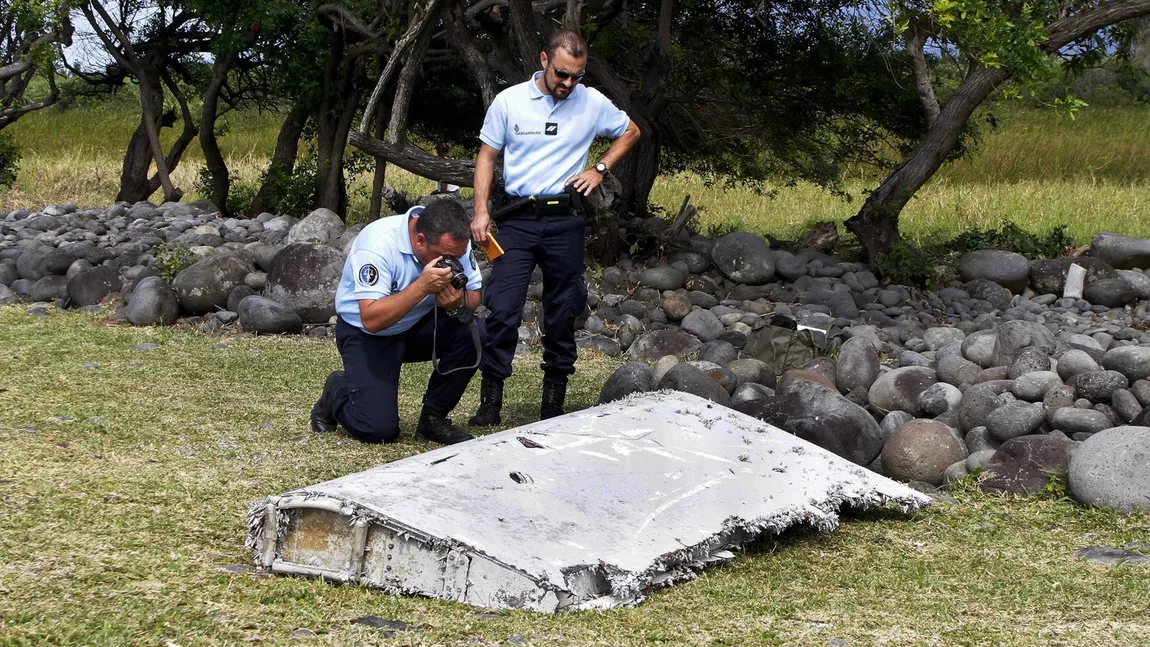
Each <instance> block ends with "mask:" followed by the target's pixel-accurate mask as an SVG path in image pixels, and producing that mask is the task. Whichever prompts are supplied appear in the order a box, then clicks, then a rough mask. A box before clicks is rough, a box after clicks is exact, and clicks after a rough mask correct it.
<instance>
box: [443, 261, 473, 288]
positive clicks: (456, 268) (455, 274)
mask: <svg viewBox="0 0 1150 647" xmlns="http://www.w3.org/2000/svg"><path fill="white" fill-rule="evenodd" d="M435 266H436V267H442V268H446V269H449V270H451V287H453V288H455V289H456V290H462V289H463V288H466V287H467V275H466V274H464V273H463V263H460V262H459V259H458V258H455V257H454V256H444V257H443V258H441V259H439V262H438V263H436V264H435Z"/></svg>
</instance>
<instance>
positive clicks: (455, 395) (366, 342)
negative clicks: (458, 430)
mask: <svg viewBox="0 0 1150 647" xmlns="http://www.w3.org/2000/svg"><path fill="white" fill-rule="evenodd" d="M433 315H435V311H434V310H433V311H432V312H429V313H428V314H427V316H425V317H424V318H422V319H420V320H419V321H418V322H416V324H415V325H414V326H412V327H411V328H410V329H409V330H407V331H406V332H403V333H400V334H398V335H388V336H383V335H371V334H368V333H366V332H364V331H362V330H360V329H359V328H358V327H356V326H353V325H351V324H349V323H347V322H345V321H344V320H343V319H340V320H339V321H338V322H337V323H336V325H335V343H336V348H337V349H339V354H340V356H342V357H343V370H344V381H343V383H342V384H341V385H340V386H339V387H338V388H336V389H335V394H334V398H333V403H332V413H333V414H334V417H335V419H336V421H338V422H339V423H340V424H341V425H343V427H344V429H347V431H348V432H349V433H350V434H351V435H352V436H355V437H356V438H358V439H359V440H362V441H363V442H367V443H381V442H382V443H390V442H393V441H394V440H395V439H396V438H397V437H398V436H399V371H400V368H401V367H402V366H403V364H406V363H410V362H426V361H429V360H430V359H431V346H432V338H433V336H432V333H433V332H434V331H435V321H436V319H438V322H439V330H438V333H437V335H436V337H437V342H438V343H437V345H436V348H435V357H436V359H437V360H438V362H439V368H440V370H441V371H443V372H447V371H450V370H451V369H454V368H460V367H470V366H472V365H474V364H475V363H476V360H477V359H478V357H476V348H475V341H474V336H473V333H472V332H471V324H465V323H463V322H461V321H459V320H457V319H454V318H452V317H449V316H448V315H447V313H446V312H444V311H443V310H441V309H440V310H439V313H438V316H437V317H436V316H433ZM475 324H476V325H477V326H478V327H479V346H480V348H482V347H483V344H484V342H485V338H486V334H487V333H486V331H485V329H484V324H483V322H482V321H479V320H478V319H477V320H475ZM476 370H478V367H476V368H462V369H461V370H458V371H454V372H451V373H449V374H447V375H440V374H439V373H437V372H436V371H435V370H432V372H431V379H430V380H428V383H427V391H426V392H424V395H423V410H424V412H426V413H429V414H432V415H436V416H444V417H446V416H447V414H449V413H451V410H452V409H454V408H455V405H457V404H459V400H460V398H462V397H463V392H464V391H466V390H467V384H468V383H469V382H470V381H471V377H472V376H473V375H475V371H476Z"/></svg>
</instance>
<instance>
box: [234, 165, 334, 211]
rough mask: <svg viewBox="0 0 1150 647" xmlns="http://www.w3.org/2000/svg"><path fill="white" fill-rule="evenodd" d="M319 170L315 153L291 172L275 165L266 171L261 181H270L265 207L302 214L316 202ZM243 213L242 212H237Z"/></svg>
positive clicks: (268, 209)
mask: <svg viewBox="0 0 1150 647" xmlns="http://www.w3.org/2000/svg"><path fill="white" fill-rule="evenodd" d="M318 172H319V170H318V165H317V163H316V157H315V155H314V154H312V155H307V156H304V157H303V158H302V159H300V160H299V161H298V162H297V163H296V165H295V168H294V169H292V172H291V173H288V172H287V171H286V170H285V169H284V168H282V167H278V166H273V167H271V168H269V169H268V170H267V171H265V172H264V174H263V176H262V177H261V178H260V183H261V184H264V183H269V186H270V193H269V194H268V195H267V196H265V197H266V201H265V202H264V204H263V208H264V209H265V210H267V211H269V212H271V213H275V214H283V215H296V216H299V215H302V214H306V213H307V212H309V211H310V210H311V208H312V205H314V204H315V182H316V175H317V173H318ZM237 213H241V212H237Z"/></svg>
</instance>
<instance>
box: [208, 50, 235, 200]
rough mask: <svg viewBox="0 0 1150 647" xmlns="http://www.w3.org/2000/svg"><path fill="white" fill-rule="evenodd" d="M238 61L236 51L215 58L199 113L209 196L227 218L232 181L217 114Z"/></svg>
mask: <svg viewBox="0 0 1150 647" xmlns="http://www.w3.org/2000/svg"><path fill="white" fill-rule="evenodd" d="M234 60H235V52H228V53H226V54H225V55H223V56H221V57H219V58H217V59H216V64H215V65H213V66H212V78H211V80H210V81H208V87H207V89H205V90H204V105H203V110H202V112H201V113H200V148H201V149H202V150H203V151H204V166H205V167H206V168H207V169H208V175H209V176H211V195H209V196H208V197H209V198H210V199H211V201H212V203H213V204H215V205H216V207H217V208H218V209H219V210H220V213H221V214H222V215H223V216H224V217H230V216H231V215H232V213H231V211H230V210H229V209H228V192H229V191H230V190H231V186H232V180H231V176H230V173H229V172H228V163H227V161H226V160H224V154H223V152H222V151H221V150H220V142H219V140H217V139H216V116H217V114H218V110H219V104H220V91H221V90H223V87H224V82H225V81H226V80H227V78H228V70H229V69H231V67H232V61H234Z"/></svg>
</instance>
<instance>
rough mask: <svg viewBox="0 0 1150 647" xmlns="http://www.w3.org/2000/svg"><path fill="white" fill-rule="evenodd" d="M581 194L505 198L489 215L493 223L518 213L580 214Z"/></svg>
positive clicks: (581, 209)
mask: <svg viewBox="0 0 1150 647" xmlns="http://www.w3.org/2000/svg"><path fill="white" fill-rule="evenodd" d="M583 209H584V204H583V194H582V193H579V192H578V191H575V190H574V189H569V190H567V191H564V192H563V193H553V194H543V195H527V196H514V195H508V196H505V201H504V202H503V204H501V205H500V206H499V207H497V208H496V209H495V211H493V212H492V214H491V219H492V220H495V221H497V222H498V221H499V220H503V219H505V218H509V217H511V216H512V215H515V214H520V213H534V214H535V215H537V216H570V215H572V214H582V213H583Z"/></svg>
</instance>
